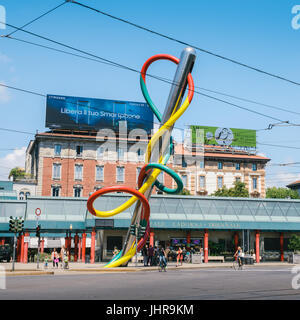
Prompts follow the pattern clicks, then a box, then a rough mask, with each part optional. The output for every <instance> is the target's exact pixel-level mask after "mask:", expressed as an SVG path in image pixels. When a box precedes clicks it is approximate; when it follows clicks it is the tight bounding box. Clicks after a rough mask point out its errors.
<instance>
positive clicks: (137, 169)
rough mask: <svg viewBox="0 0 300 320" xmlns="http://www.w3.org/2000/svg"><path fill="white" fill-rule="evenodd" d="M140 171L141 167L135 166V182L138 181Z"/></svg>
mask: <svg viewBox="0 0 300 320" xmlns="http://www.w3.org/2000/svg"><path fill="white" fill-rule="evenodd" d="M140 172H141V168H139V167H138V168H136V183H137V182H138V180H139V175H140Z"/></svg>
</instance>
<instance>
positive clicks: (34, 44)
mask: <svg viewBox="0 0 300 320" xmlns="http://www.w3.org/2000/svg"><path fill="white" fill-rule="evenodd" d="M9 39H11V40H16V41H19V42H23V43H26V44H30V45H33V46H37V47H41V48H44V49H48V50H52V51H56V52H59V53H64V54H68V55H71V56H75V57H78V58H82V59H86V60H90V61H94V62H98V63H102V64H106V65H111V66H114V64H112V63H110V62H104V61H101V60H99V59H94V58H89V57H86V56H83V55H79V54H75V53H72V52H68V51H65V50H60V49H57V48H53V47H49V46H45V45H42V44H39V43H35V42H32V41H28V40H24V39H20V38H16V37H11V36H10V37H9ZM159 78H160V79H163V80H166V81H171V80H169V79H167V78H162V77H159ZM195 88H198V89H200V90H203V91H208V92H212V93H215V94H219V95H223V96H226V97H229V98H233V99H237V100H241V101H245V102H249V103H253V104H257V105H260V106H264V107H268V108H272V109H275V110H279V111H284V112H288V113H292V114H296V115H300V113H299V112H296V111H292V110H289V109H286V108H282V107H277V106H272V105H269V104H265V103H262V102H258V101H254V100H250V99H246V98H242V97H237V96H234V95H230V94H227V93H224V92H220V91H216V90H211V89H207V88H202V87H198V86H195ZM196 93H198V92H196ZM199 94H201V92H199ZM263 130H265V129H263Z"/></svg>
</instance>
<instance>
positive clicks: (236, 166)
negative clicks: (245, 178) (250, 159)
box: [235, 162, 241, 170]
mask: <svg viewBox="0 0 300 320" xmlns="http://www.w3.org/2000/svg"><path fill="white" fill-rule="evenodd" d="M235 170H241V164H240V163H239V162H237V163H236V164H235Z"/></svg>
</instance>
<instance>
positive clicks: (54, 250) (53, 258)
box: [51, 248, 57, 268]
mask: <svg viewBox="0 0 300 320" xmlns="http://www.w3.org/2000/svg"><path fill="white" fill-rule="evenodd" d="M56 256H57V252H56V249H55V248H54V249H53V251H52V253H51V260H52V265H53V268H55V265H56Z"/></svg>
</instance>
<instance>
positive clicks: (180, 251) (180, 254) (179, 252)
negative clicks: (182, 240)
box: [176, 247, 183, 267]
mask: <svg viewBox="0 0 300 320" xmlns="http://www.w3.org/2000/svg"><path fill="white" fill-rule="evenodd" d="M182 259H183V252H182V249H181V247H179V248H178V250H177V264H176V267H178V265H179V261H180V265H181V266H182Z"/></svg>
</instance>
